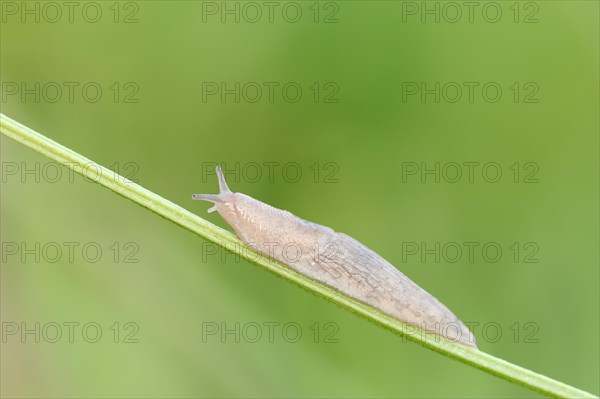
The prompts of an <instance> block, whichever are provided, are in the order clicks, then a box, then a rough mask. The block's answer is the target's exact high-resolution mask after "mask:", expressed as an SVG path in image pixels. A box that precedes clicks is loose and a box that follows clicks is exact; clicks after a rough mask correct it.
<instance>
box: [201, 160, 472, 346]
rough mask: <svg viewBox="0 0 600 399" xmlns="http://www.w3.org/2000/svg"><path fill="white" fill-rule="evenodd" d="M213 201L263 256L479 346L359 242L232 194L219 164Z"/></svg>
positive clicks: (427, 296) (451, 337)
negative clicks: (216, 188) (216, 191)
mask: <svg viewBox="0 0 600 399" xmlns="http://www.w3.org/2000/svg"><path fill="white" fill-rule="evenodd" d="M217 176H218V178H219V191H220V193H219V194H193V195H192V198H193V199H195V200H203V201H210V202H212V203H214V206H212V207H211V208H210V209H209V210H208V212H209V213H210V212H213V211H215V210H216V211H218V212H219V215H221V217H222V218H223V219H224V220H225V221H226V222H227V223H228V224H229V225H230V226H231V227H233V229H234V230H235V232H236V233H237V235H238V237H239V238H240V239H241V240H242V241H243V242H244V243H245V244H247V245H249V246H251V247H252V248H254V249H256V250H257V251H258V252H260V253H261V254H263V255H265V256H267V257H269V258H272V259H275V260H277V261H279V262H280V263H283V264H285V265H287V266H289V267H291V268H293V269H294V270H296V271H297V272H299V273H301V274H303V275H305V276H307V277H309V278H311V279H313V280H316V281H319V282H321V283H323V284H326V285H328V286H330V287H332V288H334V289H336V290H338V291H340V292H342V293H344V294H346V295H349V296H350V297H352V298H354V299H356V300H358V301H360V302H363V303H365V304H367V305H370V306H373V307H374V308H376V309H379V310H380V311H382V312H383V313H385V314H387V315H390V316H392V317H394V318H397V319H399V320H401V321H403V322H406V323H408V324H411V325H415V326H417V327H420V328H422V329H423V330H426V331H429V332H432V333H434V334H437V335H440V336H442V337H444V338H446V339H448V340H451V341H455V342H460V343H462V344H464V345H467V346H470V347H474V348H477V345H476V344H475V338H474V337H473V334H472V333H471V332H470V331H469V329H468V328H467V327H466V326H465V325H464V324H463V323H462V322H461V321H460V320H459V319H458V318H457V317H456V316H455V315H454V314H453V313H452V312H451V311H450V310H448V308H447V307H445V306H444V305H443V304H442V303H440V302H439V301H438V300H437V299H436V298H434V297H433V296H432V295H430V294H429V293H427V292H426V291H425V290H424V289H422V288H421V287H419V286H418V285H417V284H415V283H414V282H413V281H412V280H410V279H409V278H408V277H406V276H405V275H404V274H402V273H401V272H400V271H399V270H398V269H396V268H395V267H394V266H392V265H391V264H390V263H389V262H387V261H386V260H385V259H383V258H382V257H381V256H379V255H378V254H376V253H375V252H373V251H372V250H370V249H369V248H367V247H366V246H364V245H363V244H361V243H360V242H358V241H356V240H355V239H354V238H352V237H350V236H348V235H346V234H344V233H338V232H335V231H333V230H332V229H331V228H329V227H325V226H321V225H319V224H316V223H311V222H308V221H306V220H303V219H300V218H299V217H297V216H294V215H293V214H291V213H290V212H288V211H284V210H281V209H277V208H274V207H272V206H270V205H267V204H265V203H263V202H260V201H258V200H255V199H254V198H252V197H249V196H247V195H245V194H242V193H233V192H231V190H229V187H228V186H227V183H226V182H225V177H224V176H223V172H222V171H221V168H220V166H217Z"/></svg>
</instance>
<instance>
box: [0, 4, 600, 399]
mask: <svg viewBox="0 0 600 399" xmlns="http://www.w3.org/2000/svg"><path fill="white" fill-rule="evenodd" d="M36 4H37V5H36ZM55 4H61V3H55ZM74 4H75V5H74V6H73V7H74V8H73V10H72V12H73V13H72V17H71V16H69V9H68V8H67V7H66V6H64V5H63V6H60V11H61V14H60V15H58V14H56V7H55V6H53V5H48V3H46V2H25V3H21V2H8V1H3V2H2V27H1V39H0V44H1V53H0V54H1V59H0V66H1V81H2V103H1V106H2V112H3V113H5V114H7V115H8V116H10V117H11V118H14V119H16V120H18V121H20V122H21V123H24V124H26V125H28V126H30V127H32V128H33V129H36V130H38V131H40V132H42V133H43V134H46V135H47V136H49V137H51V138H52V139H54V140H56V141H58V142H60V143H62V144H64V145H66V146H67V147H70V148H72V149H74V150H75V151H78V152H80V153H82V154H83V155H85V156H87V157H89V158H90V159H92V160H94V161H96V162H98V163H99V164H101V165H104V166H107V167H110V168H111V169H113V170H115V171H118V172H119V173H121V174H123V175H125V176H127V177H129V178H132V179H135V180H137V181H138V182H139V183H140V184H142V185H143V186H145V187H147V188H148V189H150V190H153V191H154V192H156V193H158V194H160V195H162V196H164V197H166V198H168V199H170V200H172V201H173V202H175V203H177V204H180V205H181V206H183V207H185V208H187V209H189V210H191V211H193V212H196V213H198V214H200V215H202V217H205V218H206V219H208V220H209V221H211V222H213V223H215V224H217V225H219V226H222V227H225V228H228V229H229V227H227V226H226V224H225V223H224V222H223V221H222V220H221V219H220V217H219V216H218V215H217V214H210V215H208V214H206V210H207V208H208V204H205V203H200V202H192V201H191V199H190V194H192V193H195V192H199V193H213V192H216V190H217V183H216V179H215V177H214V175H213V174H212V173H210V172H209V171H210V168H211V166H210V165H212V164H214V163H216V162H218V163H221V164H222V165H224V167H225V168H226V170H227V171H228V175H227V177H228V179H229V182H230V186H231V187H232V188H233V189H234V190H236V191H240V192H244V193H246V194H249V195H251V196H253V197H255V198H258V199H260V200H262V201H264V202H266V203H269V204H272V205H274V206H277V207H279V208H283V209H287V210H290V211H292V212H293V213H295V214H297V215H298V216H301V217H304V218H306V219H309V220H311V221H314V222H317V223H321V224H324V225H327V226H331V227H333V228H334V229H336V230H338V231H342V232H345V233H347V234H350V235H352V236H354V237H355V238H357V239H359V240H360V241H362V242H364V243H365V244H367V245H368V246H369V247H371V248H372V249H374V250H375V251H376V252H378V253H380V254H381V255H383V256H384V257H385V258H386V259H388V260H389V261H390V262H392V263H393V264H394V265H396V266H397V267H398V268H400V269H401V270H402V271H403V272H404V273H405V274H407V275H408V276H409V277H411V278H412V279H413V280H414V281H416V282H417V283H418V284H420V285H421V286H422V287H424V288H425V289H426V290H428V291H429V292H431V293H432V294H434V295H435V296H436V297H438V298H439V299H440V300H441V301H442V302H443V303H445V304H446V305H447V306H448V307H449V308H450V309H452V310H453V311H454V312H455V313H456V314H457V315H458V316H459V317H460V318H461V319H462V320H464V321H466V322H473V323H479V324H478V326H477V327H476V328H475V330H474V332H475V336H476V337H477V339H478V342H479V346H480V349H482V350H484V351H486V352H489V353H491V354H493V355H496V356H499V357H501V358H504V359H506V360H508V361H511V362H514V363H516V364H519V365H522V366H524V367H527V368H531V369H533V370H535V371H537V372H540V373H543V374H546V375H548V376H551V377H553V378H557V379H559V380H561V381H564V382H566V383H569V384H573V385H575V386H577V387H579V388H582V389H585V390H588V391H591V392H593V393H596V394H598V392H599V391H600V389H599V374H600V373H599V371H600V370H599V347H598V342H599V340H598V337H599V331H598V330H599V328H598V327H599V305H598V304H599V295H598V292H599V291H598V286H599V273H598V270H599V268H598V264H599V258H598V239H599V237H598V227H599V226H598V220H599V214H598V188H599V187H598V145H599V143H598V130H599V124H598V108H599V100H598V99H599V92H598V85H599V81H598V71H599V65H598V59H599V57H598V55H599V54H598V51H599V50H598V49H599V43H598V41H599V39H598V38H599V31H598V20H599V19H598V17H599V5H598V2H595V1H568V2H567V1H545V2H544V1H540V2H513V1H507V2H505V1H500V2H496V3H493V4H492V5H490V3H488V2H477V5H476V7H475V8H474V11H473V15H472V17H470V16H469V14H468V8H467V6H466V5H465V4H464V3H461V2H454V3H447V2H425V3H423V2H416V3H412V2H396V1H374V2H367V1H336V2H320V3H315V2H313V1H310V2H304V1H297V2H295V3H290V2H275V3H274V4H275V5H274V6H273V7H274V9H273V10H274V11H273V14H272V17H270V16H269V14H268V10H269V9H268V7H269V6H268V5H266V4H265V3H264V2H256V3H246V2H204V3H203V2H199V1H174V2H167V1H138V2H114V1H109V2H108V1H107V2H104V1H100V2H95V3H92V4H90V3H89V2H75V3H74ZM257 6H258V7H259V8H260V9H261V11H262V15H261V16H260V17H259V18H258V17H257V16H256V15H255V11H256V9H257ZM36 7H37V8H36ZM53 7H54V8H53ZM236 7H237V8H236ZM436 7H437V8H436ZM457 7H458V8H459V9H461V12H462V15H461V16H460V17H459V16H458V15H457V14H456V10H457ZM98 9H99V10H100V11H101V14H100V15H99V16H97V14H95V13H96V11H97V10H98ZM226 9H227V10H233V14H228V13H227V12H226ZM236 9H237V10H239V11H236ZM26 10H33V11H32V13H30V14H28V13H27V12H26ZM284 10H285V12H284ZM298 10H300V12H301V15H300V16H299V17H296V16H295V12H297V11H298ZM426 10H434V11H433V12H434V13H435V12H439V16H436V15H435V14H427V12H426ZM435 10H438V11H435ZM497 10H500V12H501V14H499V15H498V14H495V12H496V11H497ZM84 11H85V12H84ZM236 12H238V13H239V14H238V15H237V16H236V14H235V13H236ZM238 17H239V22H237V21H236V18H238ZM257 18H258V19H257ZM270 18H272V20H271V21H270V20H269V19H270ZM436 18H439V22H438V21H436ZM96 19H98V21H97V22H93V21H94V20H96ZM223 19H224V22H223ZM295 19H299V20H298V21H297V22H293V21H294V20H295ZM423 19H424V21H423ZM470 19H472V20H470ZM69 82H72V83H69ZM236 82H238V83H239V84H240V92H239V94H240V101H239V102H236V100H235V94H228V95H225V97H224V99H222V98H221V96H220V93H217V94H215V95H212V94H210V93H209V92H207V89H214V88H215V87H217V88H219V90H220V85H221V83H225V84H226V88H230V89H231V88H235V85H236ZM249 82H250V83H251V84H250V85H247V84H248V83H249ZM252 82H255V83H256V84H258V85H259V86H262V87H263V89H265V88H266V86H265V83H264V82H275V83H272V84H273V85H274V87H275V89H274V97H273V99H272V101H271V100H270V99H269V98H268V91H267V90H266V89H265V91H264V92H263V93H262V97H261V98H260V99H258V100H257V101H256V102H252V100H253V98H255V95H256V94H255V92H253V91H252V90H254V89H255V87H256V86H255V85H254V84H253V83H252ZM290 82H292V83H291V84H289V83H290ZM436 82H439V84H440V89H439V91H438V93H439V95H440V99H439V102H436V100H435V94H428V95H425V97H424V98H422V97H421V96H420V94H421V93H420V92H419V93H417V94H415V95H411V94H410V93H409V92H407V89H411V88H414V87H417V88H419V90H420V89H421V84H422V83H424V84H425V85H426V87H425V88H426V89H427V88H429V89H431V88H435V84H436ZM453 82H454V83H453ZM464 82H475V83H473V84H476V86H475V87H476V88H475V90H474V97H473V98H472V101H471V99H469V97H468V92H467V91H466V89H465V88H466V86H465V85H464ZM448 83H450V85H448ZM455 83H456V84H455ZM489 83H491V85H488V86H489V87H492V88H493V87H498V86H499V87H500V88H501V89H502V94H501V95H500V96H499V97H498V101H496V102H492V101H491V99H492V98H493V97H495V94H494V92H493V90H492V91H489V92H486V93H485V95H487V97H485V95H484V94H482V88H483V86H484V85H486V84H489ZM515 83H516V86H515ZM36 84H39V89H36ZM268 84H270V83H268ZM286 84H288V87H292V88H293V87H300V88H301V89H302V95H301V96H300V97H299V99H298V101H297V102H292V101H291V98H293V97H294V95H295V94H294V92H293V90H292V89H290V90H291V91H290V92H286V93H282V88H283V86H284V85H286ZM315 84H316V85H315ZM68 85H71V86H72V87H74V91H73V97H72V98H69V91H68ZM86 85H87V86H86ZM244 85H246V86H244ZM415 85H416V86H415ZM444 85H446V86H444ZM456 85H459V86H461V87H462V88H463V89H465V91H464V92H463V93H462V97H460V98H458V100H457V101H455V102H453V100H454V99H455V98H456V94H455V92H453V91H452V90H453V88H456ZM57 86H59V87H62V89H63V92H62V96H61V97H60V98H58V99H57V97H56V96H57V94H56V91H53V90H55V89H56V87H57ZM84 86H85V87H86V88H87V89H86V90H90V91H89V92H82V89H83V87H84ZM95 87H100V88H101V89H102V94H101V95H100V96H99V97H98V98H97V101H95V99H94V97H95V96H96V94H95V93H94V91H93V90H94V88H95ZM244 87H245V89H244ZM444 87H445V89H444ZM517 89H518V94H517ZM27 90H33V91H30V92H29V94H27ZM244 90H245V91H244ZM490 90H491V89H490ZM24 91H25V92H26V93H25V94H24V93H23V92H24ZM36 92H37V93H38V94H39V98H36ZM32 93H33V94H32ZM285 95H287V97H285ZM0 143H1V145H2V148H1V156H2V193H1V200H2V205H1V218H2V224H1V233H2V238H1V241H2V245H3V247H2V251H3V252H2V267H1V311H2V314H1V320H2V333H3V337H2V346H1V349H2V351H1V367H2V368H1V384H0V385H1V394H2V396H3V397H27V398H31V397H40V398H47V397H90V398H91V397H290V398H292V397H406V398H408V397H411V398H412V397H422V398H431V397H477V398H481V397H488V398H498V397H503V398H506V397H515V398H516V397H519V398H523V397H538V396H539V395H538V394H536V393H533V392H530V391H528V390H525V389H523V388H521V387H519V386H516V385H512V384H510V383H508V382H506V381H503V380H500V379H498V378H496V377H493V376H490V375H488V374H485V373H483V372H480V371H478V370H475V369H474V368H471V367H468V366H465V365H463V364H461V363H458V362H455V361H453V360H450V359H448V358H445V357H443V356H440V355H439V354H436V353H434V352H431V351H428V350H426V349H424V348H422V347H420V346H418V345H415V344H413V343H410V342H403V340H402V338H400V337H398V336H395V335H393V334H391V333H389V332H388V331H385V330H383V329H381V328H378V327H377V326H375V325H373V324H371V323H369V322H367V321H365V320H363V319H361V318H359V317H356V316H355V315H353V314H351V313H349V312H347V311H344V310H342V309H340V308H338V307H337V306H335V305H333V304H331V303H329V302H326V301H324V300H322V299H320V298H317V297H315V296H313V295H311V294H309V293H307V292H306V291H304V290H302V289H299V288H298V287H296V286H294V285H292V284H289V283H287V282H285V281H283V280H280V279H278V278H275V277H274V276H273V275H271V274H270V273H267V272H265V271H264V270H262V269H260V268H258V267H255V266H253V265H252V264H249V263H247V262H245V261H237V260H236V259H235V257H234V256H233V255H225V254H222V253H218V254H216V255H213V254H211V253H210V251H209V248H208V247H207V246H206V243H205V241H203V240H202V239H200V238H198V237H196V236H194V235H192V234H190V233H189V232H187V231H185V230H183V229H181V228H179V227H177V226H175V225H173V224H171V223H169V222H168V221H165V220H163V219H162V218H160V217H157V216H156V215H154V214H152V213H151V212H149V211H147V210H145V209H143V208H141V207H139V206H137V205H135V204H133V203H131V202H129V201H126V200H124V199H123V198H121V197H119V196H117V195H115V194H114V193H112V192H110V191H109V190H107V189H104V188H102V187H101V186H99V185H97V184H95V183H92V182H90V181H86V180H85V179H84V178H82V177H80V176H74V177H71V176H69V172H68V169H66V168H62V169H57V168H56V165H55V164H53V163H52V162H50V161H49V160H48V159H46V158H44V157H43V156H40V155H39V154H37V153H35V152H34V151H32V150H29V149H27V148H25V147H24V146H22V145H20V144H18V143H16V142H14V141H12V140H10V139H7V138H6V137H1V138H0ZM467 162H478V163H479V165H480V166H479V167H476V169H475V174H474V175H473V179H472V181H469V178H468V175H467V172H468V169H467V168H466V166H464V163H467ZM267 163H272V164H273V165H275V166H274V169H273V170H274V174H273V176H272V178H270V176H269V173H268V171H269V169H268V167H267V166H266V165H267ZM454 163H457V164H459V165H463V168H462V172H463V176H462V177H461V178H460V179H458V181H456V182H451V181H449V180H452V179H453V176H454V175H453V173H451V172H453V170H452V167H453V165H455V164H454ZM488 163H495V164H492V166H494V165H497V166H499V168H500V170H501V172H502V175H501V177H500V178H499V180H498V181H497V182H495V183H492V182H488V181H487V180H486V178H487V179H488V180H489V177H490V176H491V177H492V178H493V177H494V174H493V173H492V172H493V169H488V170H487V172H489V173H490V174H489V175H488V174H485V176H484V175H483V174H482V166H483V165H485V164H488ZM515 163H517V164H516V165H515ZM436 164H437V165H439V168H440V173H441V175H440V181H439V183H438V182H435V181H434V180H435V176H433V175H427V174H425V175H422V174H421V171H422V170H423V169H424V168H434V167H435V165H436ZM256 165H259V166H260V168H259V169H258V170H259V171H260V173H259V174H258V175H257V174H256V171H257V169H256ZM414 165H417V166H418V167H419V171H417V173H416V174H414V175H413V174H407V173H406V171H407V169H406V168H407V167H413V166H414ZM444 167H446V169H444ZM298 170H299V171H300V172H301V173H302V175H301V176H300V177H299V178H297V177H296V171H298ZM444 170H445V172H444ZM515 170H518V171H519V174H518V175H515ZM27 171H30V172H27ZM57 171H58V172H60V175H57ZM317 172H318V173H317ZM484 177H485V178H484ZM422 179H424V180H425V182H423V181H422ZM515 181H516V182H515ZM465 242H475V243H477V245H479V246H478V249H476V250H475V252H474V258H473V259H469V257H468V254H467V253H466V252H463V254H462V255H461V256H459V257H458V259H457V261H456V262H452V261H451V260H453V259H454V258H455V257H456V256H455V255H453V253H452V252H451V249H452V248H453V247H452V245H450V246H448V243H458V245H459V246H461V247H463V248H465V247H464V244H463V243H465ZM69 243H74V244H69ZM411 243H417V245H418V246H420V245H421V244H422V243H423V245H425V248H424V249H427V248H429V249H431V248H434V254H433V255H431V254H430V255H424V256H425V259H422V257H421V255H423V252H421V250H420V249H419V253H417V254H412V253H409V252H408V251H407V249H409V248H412V247H411V245H412V244H411ZM436 243H439V245H440V250H439V251H438V252H437V253H438V255H439V256H440V259H439V261H437V260H436V259H435V245H436ZM486 243H493V244H490V245H492V247H491V248H492V249H493V247H494V246H498V247H500V248H501V249H502V255H501V256H500V257H499V258H498V259H497V260H496V259H492V260H496V261H495V262H494V261H492V260H490V258H495V256H494V255H493V251H490V252H489V254H487V255H488V257H487V258H485V257H484V255H483V254H482V251H481V249H482V247H483V246H484V245H485V244H486ZM514 243H517V244H516V246H515V244H514ZM69 245H72V246H73V248H74V251H73V255H72V258H71V257H69V251H68V246H69ZM15 246H16V247H15ZM36 246H37V247H36ZM57 246H58V247H60V248H61V249H62V253H61V254H59V255H57V253H56V252H55V250H56V247H57ZM444 246H446V249H447V251H446V252H444V251H443V248H444ZM84 247H85V248H88V249H89V248H91V249H89V251H90V252H89V253H83V251H82V250H83V248H84ZM15 248H16V249H15ZM36 248H39V250H36ZM94 248H100V249H101V251H102V253H101V255H99V256H96V255H94ZM516 248H519V252H518V253H517V250H516ZM28 249H29V252H27V251H28ZM490 254H491V255H490ZM96 259H97V261H95V260H96ZM92 260H94V261H92ZM135 261H137V263H132V262H135ZM534 261H537V262H534ZM36 323H38V325H39V327H38V330H39V333H38V337H37V338H36V333H35V329H36ZM65 323H67V324H65ZM68 323H76V324H72V325H73V329H74V330H73V336H72V339H71V340H70V339H69V327H68V325H69V324H68ZM77 323H78V324H77ZM94 323H95V324H94ZM115 323H116V324H115ZM236 323H237V324H236ZM57 325H58V326H60V327H61V330H60V331H61V333H62V335H61V336H60V337H56V331H57V329H56V326H57ZM257 325H258V326H260V331H261V333H262V335H261V336H260V337H259V339H257V340H256V339H254V338H255V336H256V326H257ZM269 325H272V326H273V329H274V330H273V339H269V337H268V335H269V334H268V333H269V327H268V326H269ZM84 326H87V327H86V330H85V332H84V331H83V330H84V329H83V327H84ZM90 326H91V327H90ZM94 326H96V327H99V328H100V329H101V332H102V336H101V337H99V338H97V342H95V343H91V342H88V341H92V340H94V339H95V335H96V330H95V329H94V328H93V327H94ZM215 326H217V328H218V329H219V331H218V333H217V334H215V335H207V334H205V333H206V329H207V328H211V327H215ZM236 326H239V327H236ZM290 326H291V327H290ZM284 327H285V329H284ZM90 328H91V329H90ZM236 328H237V331H238V333H239V335H240V339H239V342H236V336H235V331H236ZM298 328H299V330H300V332H301V336H300V338H298V339H297V342H291V341H295V340H296V335H297V330H298ZM15 329H16V330H15ZM25 329H29V330H33V331H34V332H30V333H27V332H25V333H24V334H23V330H25ZM223 329H229V330H233V331H234V332H233V333H229V334H225V335H224V336H222V335H221V332H223V331H222V330H223ZM284 330H285V331H284ZM15 331H16V332H15ZM117 332H118V334H117ZM317 332H318V334H317ZM36 340H39V342H36ZM254 340H256V341H257V342H251V341H254ZM52 341H57V342H52ZM70 341H73V342H70ZM115 341H116V342H115ZM271 341H272V342H271Z"/></svg>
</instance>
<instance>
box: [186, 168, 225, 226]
mask: <svg viewBox="0 0 600 399" xmlns="http://www.w3.org/2000/svg"><path fill="white" fill-rule="evenodd" d="M216 171H217V177H218V178H219V194H192V199H195V200H201V201H209V202H212V203H213V204H214V205H213V206H212V207H210V208H209V209H208V213H211V212H214V211H218V212H219V215H221V217H222V218H223V219H225V221H227V222H229V221H230V220H232V219H235V205H234V204H235V200H236V198H235V193H232V192H231V190H230V189H229V187H228V186H227V182H226V181H225V176H223V171H222V170H221V166H217V168H216Z"/></svg>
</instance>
